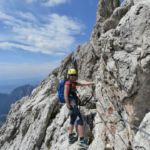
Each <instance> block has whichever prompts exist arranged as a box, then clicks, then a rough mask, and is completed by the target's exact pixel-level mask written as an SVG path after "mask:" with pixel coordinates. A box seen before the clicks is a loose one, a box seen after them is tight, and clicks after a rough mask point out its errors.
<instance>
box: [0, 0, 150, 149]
mask: <svg viewBox="0 0 150 150" xmlns="http://www.w3.org/2000/svg"><path fill="white" fill-rule="evenodd" d="M102 2H103V1H101V3H102ZM107 2H110V1H107ZM113 2H117V1H113ZM110 4H112V3H111V2H110ZM113 6H114V9H111V13H112V14H111V13H110V14H109V15H108V16H107V17H105V16H104V19H103V20H99V19H97V22H96V25H95V27H94V29H93V32H92V35H91V39H90V41H89V42H87V43H85V44H83V45H80V46H79V47H78V48H77V50H76V51H75V52H74V53H72V54H70V55H69V56H68V57H66V58H65V59H64V60H63V61H62V63H61V65H60V67H58V68H57V69H55V70H54V71H53V72H52V73H51V74H50V75H49V77H48V78H47V79H46V80H43V82H42V83H41V84H40V85H39V87H37V88H36V89H35V90H34V91H33V92H32V96H31V97H26V98H24V99H22V100H20V101H18V102H17V103H16V104H14V105H13V106H12V109H11V111H10V113H9V116H8V118H7V121H6V123H5V125H4V126H3V127H2V128H1V129H0V149H2V150H54V149H55V150H63V149H69V150H76V149H77V143H75V144H73V145H72V146H69V145H68V141H67V136H68V135H67V127H68V112H67V109H66V106H65V105H63V106H60V105H59V103H58V102H57V98H56V87H57V84H58V80H59V79H60V78H63V77H64V75H65V74H66V71H67V69H68V68H69V67H71V66H75V67H76V68H77V69H78V76H79V79H80V80H84V79H86V80H94V81H95V86H96V88H95V99H96V100H97V102H95V99H94V98H93V99H92V100H91V102H92V103H93V104H95V103H96V107H95V106H94V107H92V106H93V105H90V107H89V106H82V107H81V111H82V113H83V114H84V119H85V129H86V138H87V140H88V141H89V144H90V145H89V148H88V149H89V150H99V149H101V150H103V149H105V150H106V149H108V147H109V149H115V150H129V149H134V150H137V149H139V147H140V148H143V147H144V148H145V149H146V150H149V149H150V145H149V133H150V130H149V129H150V126H149V121H150V117H149V113H148V112H150V108H149V106H150V101H149V97H150V75H149V74H150V65H149V63H150V57H149V54H150V45H149V43H150V24H149V20H150V2H149V0H141V1H138V0H134V1H130V0H127V1H126V2H125V3H124V5H123V6H121V7H118V3H115V4H113ZM115 8H116V9H115ZM101 9H104V8H103V7H101V8H99V9H98V12H99V11H100V12H103V11H104V10H101ZM98 12H97V14H98ZM97 18H98V17H97ZM78 90H79V93H80V95H81V97H83V99H85V100H86V95H90V94H91V92H92V89H91V87H86V88H85V87H84V88H80V89H78ZM145 115H146V116H145ZM88 118H91V119H90V121H91V122H92V125H93V126H92V127H91V122H89V119H88ZM142 120H143V121H142ZM141 122H142V123H141ZM140 124H141V125H140ZM145 137H147V138H145Z"/></svg>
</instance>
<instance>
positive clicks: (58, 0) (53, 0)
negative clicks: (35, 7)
mask: <svg viewBox="0 0 150 150" xmlns="http://www.w3.org/2000/svg"><path fill="white" fill-rule="evenodd" d="M44 1H45V2H46V1H47V2H46V3H45V6H50V7H53V6H56V5H60V4H64V3H66V2H68V0H44Z"/></svg>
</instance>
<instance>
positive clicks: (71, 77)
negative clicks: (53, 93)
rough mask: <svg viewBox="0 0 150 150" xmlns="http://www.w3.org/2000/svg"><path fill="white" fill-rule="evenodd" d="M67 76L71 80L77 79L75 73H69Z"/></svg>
mask: <svg viewBox="0 0 150 150" xmlns="http://www.w3.org/2000/svg"><path fill="white" fill-rule="evenodd" d="M69 78H70V80H71V81H76V80H77V75H76V74H72V75H69Z"/></svg>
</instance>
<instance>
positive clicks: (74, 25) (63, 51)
mask: <svg viewBox="0 0 150 150" xmlns="http://www.w3.org/2000/svg"><path fill="white" fill-rule="evenodd" d="M98 1H99V0H0V92H1V91H2V90H3V89H4V86H9V87H12V88H13V85H19V84H20V85H22V84H25V83H31V84H32V83H37V82H38V81H41V80H43V79H44V78H46V77H47V75H48V74H49V73H50V72H51V71H52V70H53V69H54V68H56V67H57V66H59V64H60V62H61V60H62V59H63V58H65V56H67V55H68V54H70V53H71V52H73V51H75V50H76V47H77V46H78V45H79V44H82V43H84V42H86V41H88V40H89V38H90V35H91V32H92V29H93V27H94V25H95V22H96V10H97V5H98Z"/></svg>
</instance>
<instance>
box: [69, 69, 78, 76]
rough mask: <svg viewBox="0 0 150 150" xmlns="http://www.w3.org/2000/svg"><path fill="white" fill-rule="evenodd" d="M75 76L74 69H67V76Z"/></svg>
mask: <svg viewBox="0 0 150 150" xmlns="http://www.w3.org/2000/svg"><path fill="white" fill-rule="evenodd" d="M76 74H77V71H76V69H69V70H68V75H76Z"/></svg>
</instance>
